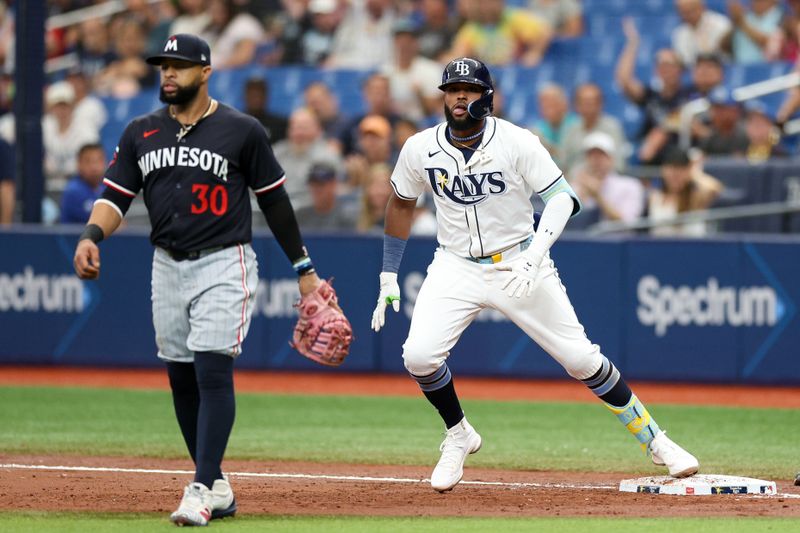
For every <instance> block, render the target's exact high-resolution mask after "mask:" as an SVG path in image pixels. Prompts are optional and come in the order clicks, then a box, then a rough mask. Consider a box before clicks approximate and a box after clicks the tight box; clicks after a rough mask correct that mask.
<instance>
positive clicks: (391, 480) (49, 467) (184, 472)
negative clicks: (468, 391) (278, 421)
mask: <svg viewBox="0 0 800 533" xmlns="http://www.w3.org/2000/svg"><path fill="white" fill-rule="evenodd" d="M0 469H9V470H51V471H60V472H114V473H130V474H167V475H191V474H194V470H165V469H159V468H120V467H110V466H66V465H25V464H18V463H8V464H0ZM227 475H228V476H229V477H232V478H236V477H238V478H270V479H311V480H324V481H354V482H377V483H429V482H430V479H427V478H403V477H375V476H345V475H335V474H303V473H288V472H286V473H280V472H228V473H227ZM460 485H471V486H480V487H500V488H533V489H568V490H604V491H609V490H613V491H617V490H618V486H617V485H581V484H574V483H534V482H505V481H469V480H462V481H461V482H460ZM751 497H753V498H768V499H774V498H788V499H800V494H788V493H784V494H771V495H752V496H751Z"/></svg>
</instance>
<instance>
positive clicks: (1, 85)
mask: <svg viewBox="0 0 800 533" xmlns="http://www.w3.org/2000/svg"><path fill="white" fill-rule="evenodd" d="M13 106H14V74H13V72H11V71H9V70H6V69H4V68H3V66H2V65H0V118H1V117H2V116H3V115H5V114H6V113H11V111H12V107H13Z"/></svg>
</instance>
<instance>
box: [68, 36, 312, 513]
mask: <svg viewBox="0 0 800 533" xmlns="http://www.w3.org/2000/svg"><path fill="white" fill-rule="evenodd" d="M147 61H148V62H149V63H151V64H153V65H158V66H159V67H160V72H161V100H162V101H163V102H164V103H166V104H167V106H165V107H163V108H161V109H159V110H158V111H155V112H153V113H150V114H148V115H144V116H141V117H138V118H136V119H134V120H133V121H132V122H131V123H130V124H129V125H128V127H127V128H126V129H125V131H124V133H123V134H122V138H121V139H120V141H119V145H118V146H117V149H116V153H115V154H114V158H113V160H112V162H111V163H110V165H109V167H108V170H107V171H106V175H105V178H104V183H105V185H106V190H105V192H104V193H103V196H102V197H101V198H100V199H99V200H97V202H96V203H95V205H94V208H93V210H92V214H91V217H90V219H89V222H88V225H87V227H86V229H85V231H84V232H83V234H82V235H81V237H80V239H79V242H78V245H77V248H76V251H75V258H74V264H75V271H76V272H77V274H78V276H79V277H81V278H82V279H94V278H97V277H98V275H99V274H100V253H99V249H98V246H97V243H98V242H100V241H101V240H102V239H103V238H105V237H108V236H110V235H111V234H112V233H113V232H114V230H116V229H117V227H119V224H120V222H121V221H122V218H123V217H124V215H125V213H126V211H127V209H128V208H129V206H130V204H131V201H132V200H133V198H134V197H135V196H136V195H137V194H138V193H139V192H140V191H141V192H142V194H143V195H144V201H145V204H146V206H147V210H148V213H149V217H150V223H151V226H152V232H151V234H150V240H151V241H152V243H153V245H154V246H155V251H154V254H153V268H152V304H153V325H154V327H155V332H156V344H157V346H158V357H159V358H161V359H162V360H163V361H164V362H165V363H166V367H167V373H168V375H169V382H170V386H171V389H172V397H173V404H174V407H175V414H176V416H177V419H178V425H179V426H180V429H181V433H182V434H183V438H184V440H185V442H186V446H187V448H188V449H189V454H190V455H191V457H192V460H193V461H194V463H195V466H196V472H195V477H194V481H193V482H192V483H189V485H188V486H187V487H186V488H185V489H184V496H183V499H182V501H181V503H180V506H179V507H178V509H177V511H175V512H174V513H172V515H171V517H170V519H171V520H172V521H173V522H175V523H176V524H180V525H198V526H202V525H207V524H208V521H209V520H210V519H213V518H219V517H223V516H230V515H232V514H234V513H235V512H236V500H235V498H234V496H233V491H232V490H231V486H230V484H229V483H228V480H227V479H226V478H225V477H224V476H223V474H222V471H221V464H222V458H223V455H224V452H225V447H226V446H227V442H228V437H229V435H230V432H231V428H232V427H233V420H234V413H235V398H234V388H233V362H234V359H235V358H236V357H237V356H238V355H239V353H240V352H241V348H242V342H243V341H244V338H245V335H246V334H247V330H248V328H249V326H250V317H251V315H252V311H253V304H254V299H253V296H254V293H255V290H256V286H257V283H258V266H257V264H256V257H255V253H254V252H253V249H252V248H251V246H250V241H251V240H252V236H251V223H252V222H251V219H252V213H251V209H250V198H249V192H248V190H249V189H252V190H253V191H254V192H255V194H256V196H257V199H258V205H259V207H260V208H261V210H262V211H263V212H264V215H265V216H266V219H267V223H268V224H269V227H270V229H271V230H272V232H273V234H274V235H275V238H276V239H277V241H278V243H279V244H280V246H281V248H282V249H283V251H284V252H285V253H286V255H287V257H288V258H289V259H290V260H291V261H292V263H293V265H294V267H295V270H296V272H297V273H298V276H299V289H300V293H301V295H304V294H308V293H311V292H313V291H314V290H315V289H316V287H317V286H319V284H320V280H319V278H318V277H317V275H316V274H315V272H314V268H313V265H312V263H311V260H310V259H309V257H308V255H307V253H306V251H305V247H304V246H303V243H302V238H301V235H300V232H299V230H298V227H297V222H296V221H295V217H294V211H293V210H292V206H291V203H290V202H289V198H288V196H287V194H286V192H285V190H284V187H283V183H284V181H285V180H286V177H285V176H284V173H283V170H282V169H281V167H280V165H279V164H278V162H277V161H276V160H275V157H274V156H273V154H272V149H271V148H270V144H269V141H268V139H267V134H266V131H265V130H264V128H263V127H262V126H261V124H259V122H258V121H256V120H255V119H254V118H252V117H249V116H247V115H244V114H242V113H240V112H238V111H236V110H234V109H232V108H230V107H228V106H226V105H224V104H221V103H219V102H217V101H216V100H214V99H213V98H211V97H210V96H209V94H208V85H207V84H208V79H209V77H210V76H211V54H210V51H209V47H208V44H207V43H206V42H205V41H203V40H202V39H200V38H198V37H195V36H193V35H186V34H180V35H174V36H172V37H170V38H169V39H167V41H166V43H165V44H164V47H163V50H162V53H161V54H159V55H156V56H154V57H150V58H148V60H147Z"/></svg>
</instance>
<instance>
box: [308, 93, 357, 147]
mask: <svg viewBox="0 0 800 533" xmlns="http://www.w3.org/2000/svg"><path fill="white" fill-rule="evenodd" d="M304 99H305V106H306V107H307V108H308V109H310V110H311V111H312V112H313V113H314V114H315V115H316V116H317V120H318V121H319V123H320V126H322V131H323V134H324V136H325V139H326V140H327V141H328V143H329V144H330V145H331V147H332V148H334V149H335V150H336V152H338V153H342V144H341V141H340V140H339V138H340V137H341V136H342V135H343V134H344V132H345V131H346V129H347V128H348V122H347V119H346V118H345V117H344V115H342V114H341V113H340V112H339V101H338V100H337V98H336V95H335V94H333V93H332V92H331V89H330V87H328V85H327V84H326V83H325V82H323V81H314V82H311V83H310V84H309V85H308V87H306V90H305V93H304Z"/></svg>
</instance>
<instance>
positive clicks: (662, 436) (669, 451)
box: [648, 431, 700, 477]
mask: <svg viewBox="0 0 800 533" xmlns="http://www.w3.org/2000/svg"><path fill="white" fill-rule="evenodd" d="M648 451H649V452H650V457H651V458H652V459H653V463H654V464H657V465H659V466H666V467H667V469H669V475H670V476H672V477H689V476H693V475H694V474H696V473H697V470H698V469H699V468H700V463H699V462H698V461H697V458H696V457H695V456H694V455H692V454H690V453H689V452H687V451H686V450H684V449H683V448H681V447H680V446H678V445H677V444H675V443H674V442H672V439H670V438H669V437H667V433H666V432H665V431H659V432H658V435H656V436H655V438H654V439H653V440H652V441H650V447H649V449H648Z"/></svg>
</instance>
